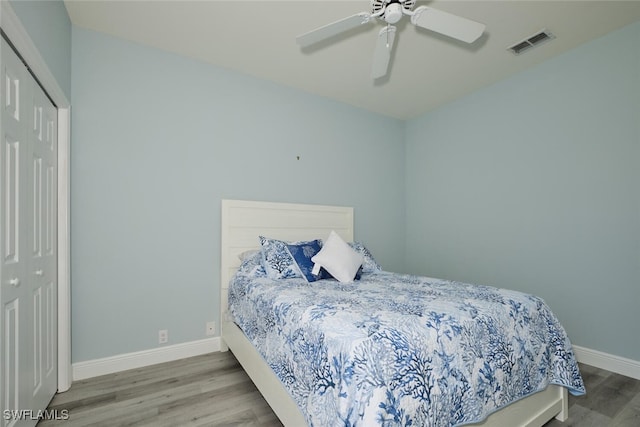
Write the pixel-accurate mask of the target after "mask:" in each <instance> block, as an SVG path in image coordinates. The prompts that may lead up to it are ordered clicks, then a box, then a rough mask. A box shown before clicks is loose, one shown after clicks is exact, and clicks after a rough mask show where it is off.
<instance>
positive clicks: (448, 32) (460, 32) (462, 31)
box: [411, 6, 486, 43]
mask: <svg viewBox="0 0 640 427" xmlns="http://www.w3.org/2000/svg"><path fill="white" fill-rule="evenodd" d="M411 23H412V24H413V25H417V26H418V27H422V28H426V29H427V30H431V31H435V32H436V33H440V34H444V35H445V36H448V37H453V38H454V39H458V40H461V41H463V42H467V43H473V42H474V41H476V40H477V39H478V37H480V36H481V35H482V33H483V32H484V29H485V28H486V26H485V25H484V24H481V23H479V22H476V21H472V20H470V19H467V18H463V17H461V16H458V15H454V14H451V13H449V12H444V11H442V10H438V9H432V8H430V7H427V6H420V7H418V8H416V9H415V10H414V11H413V15H412V16H411Z"/></svg>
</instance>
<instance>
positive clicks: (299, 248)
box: [287, 240, 333, 282]
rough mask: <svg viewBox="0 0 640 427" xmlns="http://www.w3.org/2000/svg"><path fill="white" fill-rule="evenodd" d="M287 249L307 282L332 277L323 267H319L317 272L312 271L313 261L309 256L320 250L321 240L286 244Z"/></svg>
mask: <svg viewBox="0 0 640 427" xmlns="http://www.w3.org/2000/svg"><path fill="white" fill-rule="evenodd" d="M287 249H288V250H289V253H290V254H291V257H292V258H293V260H294V261H295V262H296V264H297V265H298V269H299V270H300V273H301V274H302V277H304V278H305V280H306V281H307V282H315V281H316V280H321V279H333V276H331V275H330V274H329V273H328V272H327V270H325V269H324V268H321V269H320V273H319V274H313V273H312V270H313V265H314V262H313V261H311V258H312V257H313V256H314V255H315V254H317V253H318V252H320V249H322V240H312V241H310V242H304V243H301V244H289V245H287Z"/></svg>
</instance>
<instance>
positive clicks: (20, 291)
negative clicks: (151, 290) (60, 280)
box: [0, 39, 57, 426]
mask: <svg viewBox="0 0 640 427" xmlns="http://www.w3.org/2000/svg"><path fill="white" fill-rule="evenodd" d="M1 43H2V45H1V47H0V109H1V112H0V138H1V139H0V141H1V143H2V147H1V149H0V215H2V217H1V218H0V307H1V308H2V315H1V316H0V354H1V355H2V363H0V365H1V366H0V370H1V376H0V377H1V378H2V381H0V382H1V384H0V392H1V393H0V394H1V397H0V406H1V408H0V409H1V410H2V414H4V413H5V412H4V411H5V410H18V411H20V410H22V411H25V410H27V411H28V410H31V411H33V413H38V411H39V410H43V409H45V408H46V407H47V405H48V404H49V402H50V400H51V398H52V397H53V395H54V394H55V392H56V388H57V369H56V367H57V352H56V350H57V344H56V343H57V335H56V334H57V265H56V261H57V260H56V257H57V254H56V247H57V245H56V239H57V233H56V213H57V205H56V204H57V200H56V196H57V182H56V178H57V173H56V164H57V159H56V158H57V144H56V142H57V141H56V136H57V128H56V125H57V111H56V109H55V107H54V106H53V105H52V104H51V102H50V101H49V99H48V98H47V97H46V96H45V94H44V92H43V91H42V89H41V88H40V87H39V86H38V85H37V83H36V82H35V80H34V79H33V77H32V76H31V75H30V74H29V72H28V71H27V68H26V67H25V66H24V64H23V63H22V62H21V61H20V59H19V58H18V57H17V55H15V53H14V52H13V50H12V49H11V47H10V46H9V45H8V44H7V43H6V42H5V40H4V39H2V41H1ZM1 418H2V419H0V425H2V426H14V425H15V426H29V425H35V423H36V420H33V419H31V418H30V417H25V418H23V419H12V418H11V419H5V417H4V416H3V417H1Z"/></svg>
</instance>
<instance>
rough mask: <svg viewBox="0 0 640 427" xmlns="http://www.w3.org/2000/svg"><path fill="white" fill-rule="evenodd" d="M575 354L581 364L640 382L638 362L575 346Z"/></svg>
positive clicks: (639, 363)
mask: <svg viewBox="0 0 640 427" xmlns="http://www.w3.org/2000/svg"><path fill="white" fill-rule="evenodd" d="M573 352H574V353H575V355H576V359H578V362H580V363H584V364H585V365H591V366H595V367H596V368H600V369H606V370H607V371H611V372H615V373H617V374H621V375H626V376H627V377H631V378H635V379H637V380H640V361H638V360H632V359H627V358H625V357H620V356H615V355H613V354H609V353H603V352H602V351H598V350H591V349H590V348H585V347H580V346H577V345H574V346H573Z"/></svg>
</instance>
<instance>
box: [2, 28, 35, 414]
mask: <svg viewBox="0 0 640 427" xmlns="http://www.w3.org/2000/svg"><path fill="white" fill-rule="evenodd" d="M9 51H11V48H9V47H8V45H7V44H6V42H5V41H4V40H2V46H0V54H1V55H2V56H1V58H0V65H2V67H1V68H2V72H1V80H0V84H1V87H2V91H1V92H0V95H1V97H0V98H1V99H0V101H1V104H0V105H1V107H2V115H1V117H0V129H1V135H2V150H1V154H0V157H1V158H0V166H1V168H2V174H1V176H0V181H1V186H0V187H1V189H0V192H1V194H0V206H1V209H0V214H1V216H2V218H0V220H1V221H0V235H1V244H2V247H1V248H0V251H1V253H2V256H1V258H2V259H1V263H2V264H1V266H0V269H1V271H0V279H1V282H0V286H1V288H0V300H1V302H2V318H1V319H0V322H1V323H2V340H1V350H2V367H1V369H2V375H1V377H2V409H3V411H4V410H13V409H22V408H26V407H25V400H27V399H28V395H27V392H26V388H25V387H23V386H22V385H21V383H22V382H24V381H25V380H26V378H27V377H28V375H29V372H28V368H27V365H26V364H25V363H24V361H25V360H27V340H28V331H27V328H28V322H29V317H28V316H27V310H28V305H29V301H28V286H29V285H28V284H27V279H26V277H27V221H26V219H27V197H26V196H27V194H26V191H25V188H26V185H27V168H26V166H27V158H28V156H29V153H28V151H29V150H28V148H27V141H26V139H27V137H26V136H27V132H26V131H25V129H26V123H27V122H28V119H27V109H26V107H27V103H26V102H25V101H26V99H28V98H27V97H26V94H25V91H26V88H25V77H26V76H25V73H26V70H25V69H24V65H23V64H22V63H21V62H20V60H19V59H18V58H17V57H16V56H15V55H9V54H8V53H9ZM3 415H4V412H3ZM15 421H16V420H13V419H9V420H5V417H4V416H3V417H2V425H9V426H10V425H13V424H14V423H15Z"/></svg>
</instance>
